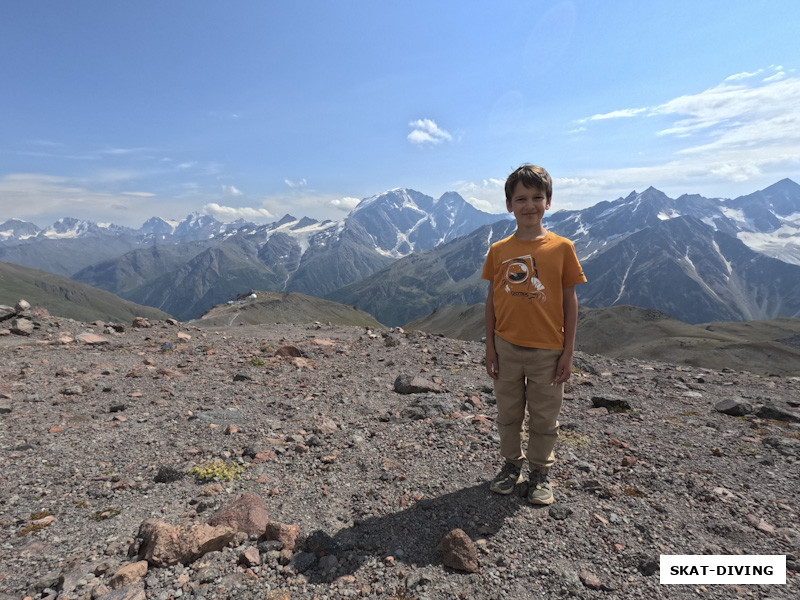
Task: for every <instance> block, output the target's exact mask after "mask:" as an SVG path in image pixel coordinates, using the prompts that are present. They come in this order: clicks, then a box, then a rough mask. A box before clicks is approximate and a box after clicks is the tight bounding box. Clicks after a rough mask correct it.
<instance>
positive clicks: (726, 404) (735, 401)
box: [714, 398, 753, 417]
mask: <svg viewBox="0 0 800 600" xmlns="http://www.w3.org/2000/svg"><path fill="white" fill-rule="evenodd" d="M714 410H716V411H717V412H721V413H723V414H726V415H731V416H732V417H743V416H744V415H749V414H750V413H751V412H753V406H752V404H750V403H749V402H747V401H746V400H743V399H742V398H726V399H725V400H723V401H722V402H718V403H717V404H715V405H714Z"/></svg>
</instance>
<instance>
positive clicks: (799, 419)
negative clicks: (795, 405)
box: [756, 404, 800, 423]
mask: <svg viewBox="0 0 800 600" xmlns="http://www.w3.org/2000/svg"><path fill="white" fill-rule="evenodd" d="M756 416H758V417H760V418H762V419H771V420H773V421H787V422H789V423H800V413H798V412H797V411H794V410H789V409H788V408H783V407H780V406H776V405H774V404H764V405H763V406H760V407H759V408H758V410H757V411H756Z"/></svg>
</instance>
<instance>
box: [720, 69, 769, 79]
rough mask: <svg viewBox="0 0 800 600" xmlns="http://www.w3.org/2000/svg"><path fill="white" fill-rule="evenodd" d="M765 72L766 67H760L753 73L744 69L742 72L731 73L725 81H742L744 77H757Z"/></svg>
mask: <svg viewBox="0 0 800 600" xmlns="http://www.w3.org/2000/svg"><path fill="white" fill-rule="evenodd" d="M763 72H764V69H759V70H758V71H753V72H752V73H748V72H747V71H743V72H742V73H734V74H733V75H729V76H728V77H726V78H725V81H741V80H742V79H750V78H751V77H757V76H758V75H761V73H763Z"/></svg>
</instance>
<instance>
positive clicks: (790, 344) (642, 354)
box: [405, 304, 800, 376]
mask: <svg viewBox="0 0 800 600" xmlns="http://www.w3.org/2000/svg"><path fill="white" fill-rule="evenodd" d="M483 309H484V305H483V304H476V305H473V306H470V307H464V306H445V307H442V308H439V309H437V310H436V311H434V312H433V313H432V314H430V315H428V316H427V317H424V318H422V319H418V320H416V321H414V322H413V323H409V324H408V325H406V326H405V328H406V329H419V330H422V331H426V332H428V333H441V334H444V335H446V336H448V337H454V338H458V339H464V340H480V339H481V338H482V337H483V336H484V320H483ZM576 345H577V349H578V350H581V351H583V352H588V353H590V354H602V355H605V356H610V357H614V358H638V359H642V360H658V361H663V362H670V363H675V364H684V365H694V366H698V367H704V368H708V369H724V368H730V369H734V370H737V371H750V372H752V373H761V374H778V375H795V376H797V375H800V319H787V318H782V319H772V320H768V321H749V322H731V323H727V322H726V323H710V324H703V325H689V324H687V323H683V322H681V321H678V320H677V319H673V318H671V317H670V316H669V315H667V314H665V313H662V312H659V311H656V310H650V309H643V308H637V307H634V306H613V307H610V308H596V309H590V308H585V307H581V309H580V314H579V318H578V336H577V344H576Z"/></svg>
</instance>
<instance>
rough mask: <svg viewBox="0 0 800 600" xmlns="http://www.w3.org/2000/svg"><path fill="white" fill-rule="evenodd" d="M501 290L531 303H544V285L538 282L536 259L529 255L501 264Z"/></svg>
mask: <svg viewBox="0 0 800 600" xmlns="http://www.w3.org/2000/svg"><path fill="white" fill-rule="evenodd" d="M501 265H502V267H503V269H504V270H503V288H504V289H505V291H506V292H507V293H509V294H511V295H512V296H520V297H524V298H527V299H528V300H530V301H531V302H545V301H546V300H547V295H546V294H545V291H544V284H542V282H541V281H539V272H538V270H537V269H536V259H535V258H533V256H531V255H530V254H526V255H525V256H518V257H517V258H510V259H508V260H506V261H503V262H502V263H501Z"/></svg>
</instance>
